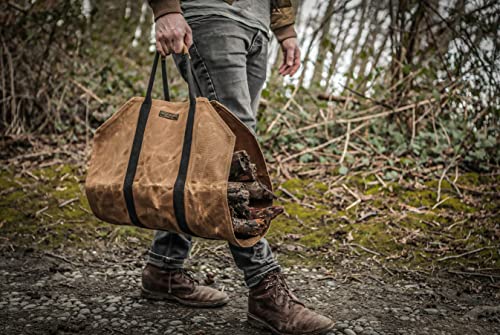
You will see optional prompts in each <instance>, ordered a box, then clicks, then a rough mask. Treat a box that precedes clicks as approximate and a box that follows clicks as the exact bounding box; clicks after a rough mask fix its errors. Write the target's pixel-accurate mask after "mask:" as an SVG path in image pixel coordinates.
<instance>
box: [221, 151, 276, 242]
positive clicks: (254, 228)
mask: <svg viewBox="0 0 500 335" xmlns="http://www.w3.org/2000/svg"><path fill="white" fill-rule="evenodd" d="M256 176H257V168H256V166H255V164H252V162H251V161H250V157H249V156H248V154H247V152H246V151H236V152H235V153H234V154H233V158H232V160H231V169H230V173H229V182H228V188H227V199H228V203H229V207H230V210H231V217H232V221H233V228H234V232H235V234H236V236H237V237H238V238H250V237H253V236H259V235H261V234H262V233H263V232H265V231H266V230H267V229H268V228H269V225H270V224H271V220H273V219H274V218H275V217H276V216H278V215H279V214H281V213H283V207H279V206H271V207H267V208H254V207H250V204H251V202H252V200H272V199H273V197H274V195H273V193H272V192H271V191H270V190H269V189H268V188H267V187H266V186H265V185H263V184H262V183H261V182H259V181H258V180H257V177H256Z"/></svg>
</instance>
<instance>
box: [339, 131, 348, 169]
mask: <svg viewBox="0 0 500 335" xmlns="http://www.w3.org/2000/svg"><path fill="white" fill-rule="evenodd" d="M350 138H351V123H350V122H348V123H347V132H346V135H345V143H344V150H343V151H342V156H340V160H339V164H342V163H343V162H344V158H345V155H346V153H347V147H348V146H349V139H350Z"/></svg>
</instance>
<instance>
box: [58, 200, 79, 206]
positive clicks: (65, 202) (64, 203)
mask: <svg viewBox="0 0 500 335" xmlns="http://www.w3.org/2000/svg"><path fill="white" fill-rule="evenodd" d="M79 199H80V198H72V199H68V200H66V201H63V202H61V203H60V204H59V208H63V207H64V206H66V205H69V204H70V203H72V202H75V201H77V200H79Z"/></svg>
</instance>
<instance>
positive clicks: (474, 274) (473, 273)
mask: <svg viewBox="0 0 500 335" xmlns="http://www.w3.org/2000/svg"><path fill="white" fill-rule="evenodd" d="M448 272H449V273H453V274H456V275H464V276H475V277H486V278H490V279H491V278H500V276H499V275H494V274H489V273H481V272H464V271H455V270H448Z"/></svg>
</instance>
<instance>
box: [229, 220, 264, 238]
mask: <svg viewBox="0 0 500 335" xmlns="http://www.w3.org/2000/svg"><path fill="white" fill-rule="evenodd" d="M233 227H234V233H235V234H236V236H237V237H239V238H248V237H251V236H258V235H260V234H262V232H263V231H264V230H265V229H266V228H267V227H269V225H266V222H265V221H264V220H262V219H255V220H245V219H240V218H233Z"/></svg>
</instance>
